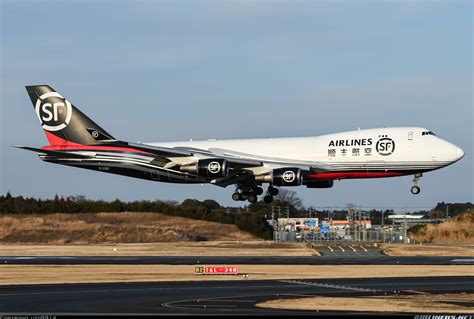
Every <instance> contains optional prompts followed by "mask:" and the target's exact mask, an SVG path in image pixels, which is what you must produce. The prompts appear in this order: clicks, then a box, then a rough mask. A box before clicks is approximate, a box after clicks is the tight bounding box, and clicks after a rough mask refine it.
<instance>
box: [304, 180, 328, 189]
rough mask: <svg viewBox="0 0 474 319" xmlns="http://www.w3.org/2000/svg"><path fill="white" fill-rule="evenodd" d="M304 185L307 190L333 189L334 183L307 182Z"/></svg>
mask: <svg viewBox="0 0 474 319" xmlns="http://www.w3.org/2000/svg"><path fill="white" fill-rule="evenodd" d="M304 184H305V185H306V187H307V188H331V187H332V186H333V185H334V181H333V180H329V181H307V182H305V183H304Z"/></svg>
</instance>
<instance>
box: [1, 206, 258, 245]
mask: <svg viewBox="0 0 474 319" xmlns="http://www.w3.org/2000/svg"><path fill="white" fill-rule="evenodd" d="M258 239H259V238H258V237H256V236H254V235H252V234H250V233H247V232H244V231H241V230H240V229H238V228H237V227H236V226H235V225H226V224H220V223H215V222H207V221H203V220H195V219H189V218H183V217H175V216H167V215H163V214H158V213H130V212H123V213H86V214H44V215H31V214H29V215H26V214H25V215H19V214H15V215H1V216H0V243H41V244H107V243H110V244H114V243H152V242H174V241H206V240H210V241H212V240H224V241H227V240H258Z"/></svg>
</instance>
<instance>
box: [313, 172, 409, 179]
mask: <svg viewBox="0 0 474 319" xmlns="http://www.w3.org/2000/svg"><path fill="white" fill-rule="evenodd" d="M403 175H406V174H405V173H403V172H326V173H317V174H311V175H308V178H310V179H315V180H331V179H350V178H381V177H395V176H403Z"/></svg>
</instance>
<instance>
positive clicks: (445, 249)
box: [380, 244, 474, 257]
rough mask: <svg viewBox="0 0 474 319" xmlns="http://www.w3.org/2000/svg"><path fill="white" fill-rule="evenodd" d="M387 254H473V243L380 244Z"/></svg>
mask: <svg viewBox="0 0 474 319" xmlns="http://www.w3.org/2000/svg"><path fill="white" fill-rule="evenodd" d="M380 248H381V250H382V252H383V253H384V254H385V255H388V256H471V257H472V256H474V245H463V246H461V245H436V244H411V245H405V244H382V245H380Z"/></svg>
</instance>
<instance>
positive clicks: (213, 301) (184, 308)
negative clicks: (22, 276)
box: [0, 277, 474, 315]
mask: <svg viewBox="0 0 474 319" xmlns="http://www.w3.org/2000/svg"><path fill="white" fill-rule="evenodd" d="M397 290H398V291H400V294H413V293H420V292H429V293H450V292H451V293H457V292H469V293H473V292H474V278H473V277H423V278H371V279H320V280H267V281H252V280H248V281H219V282H211V281H206V282H156V283H128V284H80V285H70V284H66V285H32V286H0V314H22V313H37V314H38V313H41V314H92V313H101V314H104V313H112V314H119V313H122V314H123V313H126V314H133V313H137V314H260V315H262V314H267V315H271V314H308V313H311V314H314V315H317V314H324V312H319V313H316V312H308V311H288V310H284V311H280V310H274V309H261V308H256V307H255V304H257V303H259V302H263V301H267V300H273V299H281V298H293V297H301V296H333V297H334V296H344V297H348V296H364V295H370V296H373V295H385V294H393V293H394V291H397ZM326 313H327V312H326Z"/></svg>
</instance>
